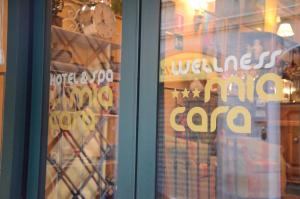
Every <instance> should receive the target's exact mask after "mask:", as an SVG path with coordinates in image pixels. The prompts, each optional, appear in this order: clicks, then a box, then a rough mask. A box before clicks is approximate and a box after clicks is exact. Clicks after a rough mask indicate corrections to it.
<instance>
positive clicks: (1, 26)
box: [0, 0, 7, 173]
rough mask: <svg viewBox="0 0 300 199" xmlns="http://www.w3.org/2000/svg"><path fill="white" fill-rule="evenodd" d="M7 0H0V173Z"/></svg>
mask: <svg viewBox="0 0 300 199" xmlns="http://www.w3.org/2000/svg"><path fill="white" fill-rule="evenodd" d="M6 35H7V1H6V0H0V173H1V160H2V144H3V143H2V141H3V105H4V88H5V73H6V43H7V39H6Z"/></svg>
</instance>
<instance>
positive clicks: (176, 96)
mask: <svg viewBox="0 0 300 199" xmlns="http://www.w3.org/2000/svg"><path fill="white" fill-rule="evenodd" d="M178 95H179V92H178V91H177V90H176V88H175V89H174V91H173V92H172V96H173V98H177V99H178Z"/></svg>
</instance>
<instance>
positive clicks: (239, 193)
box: [156, 0, 300, 199]
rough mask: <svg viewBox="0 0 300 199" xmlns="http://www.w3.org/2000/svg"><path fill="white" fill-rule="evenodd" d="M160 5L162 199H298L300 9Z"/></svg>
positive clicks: (179, 1)
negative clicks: (298, 28) (299, 28)
mask: <svg viewBox="0 0 300 199" xmlns="http://www.w3.org/2000/svg"><path fill="white" fill-rule="evenodd" d="M161 4H162V6H161V8H162V10H161V24H162V25H161V35H160V36H161V37H160V45H161V48H160V49H161V51H160V77H159V81H160V88H159V104H158V106H159V112H160V114H159V115H158V124H159V125H158V140H157V184H156V185H157V189H156V190H157V194H156V198H170V199H175V198H176V199H188V198H191V199H197V198H298V197H300V194H299V193H300V191H299V190H300V159H299V157H300V156H299V152H300V143H299V138H300V131H299V130H300V124H299V119H300V106H299V102H300V97H299V92H300V85H299V82H300V75H299V74H300V73H299V72H300V68H299V67H300V47H299V43H300V32H299V31H298V30H297V28H296V27H298V26H299V23H300V21H299V18H298V16H299V15H300V6H299V3H297V1H286V0H263V1H254V0H250V1H248V0H247V1H246V0H242V1H235V0H202V1H183V0H174V1H162V2H161ZM284 24H288V25H284Z"/></svg>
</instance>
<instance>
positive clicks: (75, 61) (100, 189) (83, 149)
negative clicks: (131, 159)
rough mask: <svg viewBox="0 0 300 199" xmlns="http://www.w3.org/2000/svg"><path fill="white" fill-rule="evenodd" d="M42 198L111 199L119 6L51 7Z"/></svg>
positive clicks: (112, 3)
mask: <svg viewBox="0 0 300 199" xmlns="http://www.w3.org/2000/svg"><path fill="white" fill-rule="evenodd" d="M52 6H53V10H52V26H51V33H52V34H51V36H52V37H51V56H52V60H51V66H50V69H51V73H50V91H49V92H50V99H49V101H50V103H49V131H48V154H47V168H46V187H45V197H46V198H54V199H55V198H81V199H83V198H101V199H111V198H114V197H115V192H116V179H117V176H116V164H117V162H116V148H117V141H118V128H117V126H118V118H119V117H118V115H119V109H118V104H119V102H118V99H119V83H120V61H121V52H120V51H121V32H122V26H121V24H122V16H121V10H120V9H115V7H116V6H118V8H120V7H121V1H119V0H113V1H68V0H65V1H62V0H57V1H56V0H55V1H53V4H52Z"/></svg>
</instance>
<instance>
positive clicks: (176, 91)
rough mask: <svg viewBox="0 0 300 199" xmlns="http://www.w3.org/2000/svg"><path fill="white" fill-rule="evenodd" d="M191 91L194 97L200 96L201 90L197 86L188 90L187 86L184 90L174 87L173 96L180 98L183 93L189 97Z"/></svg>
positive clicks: (183, 95)
mask: <svg viewBox="0 0 300 199" xmlns="http://www.w3.org/2000/svg"><path fill="white" fill-rule="evenodd" d="M190 92H192V93H193V98H197V97H200V93H201V91H199V90H198V89H197V88H195V89H194V90H188V89H187V88H185V89H184V90H183V91H181V92H179V91H178V90H177V89H176V88H175V89H174V91H173V92H172V96H173V98H177V99H178V98H179V94H180V93H181V95H182V97H183V98H188V97H189V94H190Z"/></svg>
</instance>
